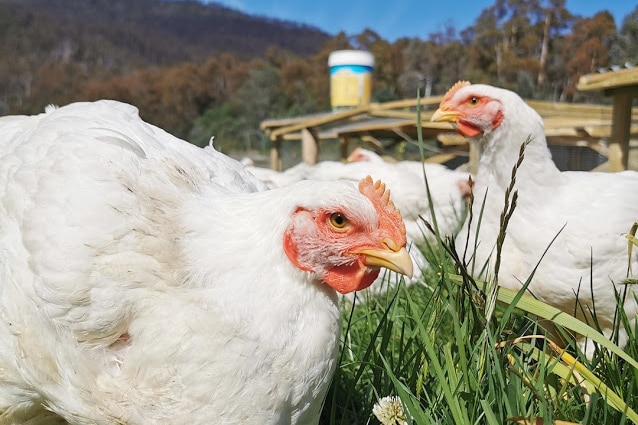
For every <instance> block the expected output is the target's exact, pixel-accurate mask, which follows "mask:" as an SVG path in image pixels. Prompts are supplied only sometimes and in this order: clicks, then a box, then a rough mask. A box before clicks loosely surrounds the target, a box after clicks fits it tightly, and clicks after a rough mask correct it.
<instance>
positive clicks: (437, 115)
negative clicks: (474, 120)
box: [430, 108, 461, 122]
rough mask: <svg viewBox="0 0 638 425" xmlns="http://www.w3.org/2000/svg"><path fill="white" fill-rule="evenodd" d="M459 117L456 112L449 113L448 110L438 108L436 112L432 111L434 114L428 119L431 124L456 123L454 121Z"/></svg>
mask: <svg viewBox="0 0 638 425" xmlns="http://www.w3.org/2000/svg"><path fill="white" fill-rule="evenodd" d="M459 115H461V114H460V113H458V112H456V111H451V110H449V109H442V108H439V109H437V110H436V111H434V114H433V115H432V118H430V121H433V122H456V120H457V119H458V117H459Z"/></svg>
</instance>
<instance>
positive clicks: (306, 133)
mask: <svg viewBox="0 0 638 425" xmlns="http://www.w3.org/2000/svg"><path fill="white" fill-rule="evenodd" d="M301 160H302V161H303V162H306V163H308V164H316V163H317V162H319V141H318V140H317V137H316V131H314V130H312V129H309V128H303V129H301Z"/></svg>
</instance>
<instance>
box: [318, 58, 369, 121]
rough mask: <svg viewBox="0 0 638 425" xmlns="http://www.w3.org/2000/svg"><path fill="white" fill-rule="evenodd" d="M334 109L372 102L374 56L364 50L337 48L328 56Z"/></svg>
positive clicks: (331, 102) (331, 98)
mask: <svg viewBox="0 0 638 425" xmlns="http://www.w3.org/2000/svg"><path fill="white" fill-rule="evenodd" d="M328 66H329V67H330V105H331V106H332V109H333V110H336V109H341V108H351V107H356V106H359V105H365V104H368V103H370V94H371V93H372V69H373V68H374V56H372V53H370V52H366V51H363V50H337V51H335V52H332V53H330V56H328Z"/></svg>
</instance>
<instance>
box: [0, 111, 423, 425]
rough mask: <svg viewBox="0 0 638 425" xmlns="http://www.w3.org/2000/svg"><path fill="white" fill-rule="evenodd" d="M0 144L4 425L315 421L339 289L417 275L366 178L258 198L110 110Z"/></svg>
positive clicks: (233, 167)
mask: <svg viewBox="0 0 638 425" xmlns="http://www.w3.org/2000/svg"><path fill="white" fill-rule="evenodd" d="M0 135H1V136H0V137H1V140H0V198H1V204H0V423H7V424H9V423H28V424H50V423H65V422H68V423H71V424H124V423H125V424H131V425H132V424H210V423H218V424H230V423H233V424H238V423H242V424H315V423H317V422H318V419H319V413H320V409H321V405H322V402H323V398H324V396H325V393H326V391H327V389H328V386H329V383H330V380H331V377H332V374H333V371H334V368H335V364H336V354H337V351H338V346H339V329H340V318H339V308H338V305H337V296H336V291H338V292H340V293H348V292H351V291H355V290H359V289H363V288H365V287H366V286H368V285H369V284H370V283H371V282H372V281H373V280H374V279H375V278H376V277H377V275H378V273H379V271H380V267H387V268H389V269H392V270H394V271H396V272H399V273H404V274H406V275H411V273H412V263H411V261H410V257H409V256H408V254H407V251H406V249H405V243H406V237H405V227H404V225H403V222H402V220H401V216H400V214H399V212H398V211H397V210H396V209H395V208H394V206H393V204H392V202H391V201H390V200H389V193H388V192H387V191H385V188H384V186H383V185H382V184H380V183H379V182H377V183H373V182H372V180H371V179H370V178H367V179H363V180H362V181H361V182H360V183H359V186H358V188H357V186H356V185H353V184H352V183H350V182H310V181H305V182H300V183H298V184H296V185H293V186H290V187H289V188H282V189H277V190H269V191H265V190H264V191H262V190H263V189H265V188H264V186H263V184H262V183H261V182H260V181H259V180H258V179H256V178H255V177H254V176H252V175H251V174H249V173H248V172H246V171H245V170H244V168H243V166H241V165H240V164H239V163H238V162H236V161H234V160H232V159H230V158H228V157H226V156H224V155H222V154H221V153H218V152H216V151H215V150H214V149H212V148H206V149H203V150H202V149H199V148H197V147H194V146H193V145H190V144H188V143H187V142H184V141H182V140H179V139H177V138H175V137H173V136H171V135H169V134H168V133H166V132H164V131H163V130H161V129H159V128H157V127H154V126H152V125H150V124H147V123H145V122H143V121H142V120H141V119H140V118H139V116H138V113H137V109H135V108H134V107H132V106H130V105H127V104H122V103H118V102H114V101H98V102H95V103H77V104H71V105H68V106H65V107H62V108H58V109H56V108H52V107H49V108H48V109H47V111H46V113H44V114H41V115H37V116H33V117H4V118H0ZM335 290H336V291H335Z"/></svg>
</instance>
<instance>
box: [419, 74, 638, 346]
mask: <svg viewBox="0 0 638 425" xmlns="http://www.w3.org/2000/svg"><path fill="white" fill-rule="evenodd" d="M432 119H433V120H436V121H450V122H453V123H455V125H456V126H457V127H458V130H459V132H460V133H461V134H463V135H465V136H467V137H470V140H471V143H476V144H478V146H479V147H480V149H481V157H480V163H479V167H478V173H477V177H476V184H475V187H474V205H473V210H474V215H475V217H474V221H473V222H472V223H471V224H470V223H469V222H468V221H467V220H466V223H465V225H464V227H463V229H462V231H461V232H460V233H459V235H458V237H457V239H456V247H457V250H461V251H463V250H464V247H465V245H466V243H467V244H469V248H468V251H467V252H468V259H469V257H470V256H472V255H473V256H474V259H475V268H474V272H475V274H476V275H479V271H480V270H481V267H482V265H483V264H488V271H487V272H486V273H484V274H483V275H482V276H481V277H483V278H486V277H489V276H490V275H492V274H493V272H494V262H495V256H496V248H495V246H496V238H497V235H498V232H499V227H500V217H501V213H502V211H503V208H504V202H505V190H506V189H507V187H508V186H509V185H510V182H511V175H512V169H513V167H514V165H515V164H516V163H517V161H518V158H519V151H520V147H521V144H523V143H524V142H525V141H526V139H527V138H528V137H530V139H531V142H530V143H529V144H528V145H527V146H526V148H525V153H524V159H523V161H522V163H521V165H520V168H519V169H518V171H517V173H516V184H515V186H514V189H515V190H516V191H518V199H517V204H516V208H515V210H514V213H513V215H512V217H511V219H510V222H509V224H508V227H507V233H506V237H505V241H504V245H503V250H502V257H501V266H500V270H499V272H498V282H499V284H500V285H503V286H506V287H509V288H513V289H518V288H520V287H521V286H522V284H523V283H524V282H525V281H526V280H527V279H528V277H530V276H531V275H532V273H534V276H533V278H532V279H531V283H530V285H529V286H528V290H529V291H530V292H531V293H532V294H533V295H534V296H535V297H537V298H539V299H540V300H542V301H545V302H547V303H548V304H551V305H554V306H555V307H557V308H559V309H561V310H563V311H565V312H567V313H570V314H573V315H576V316H577V317H580V318H581V319H587V320H588V321H589V322H590V323H592V321H591V319H592V317H591V316H592V314H591V313H592V312H593V311H594V306H595V313H596V319H597V320H598V322H599V324H600V326H601V328H602V330H603V332H604V333H605V335H607V336H608V337H610V336H611V335H612V330H613V321H614V316H615V307H616V298H615V293H616V292H618V293H619V294H620V295H621V296H623V297H625V298H624V299H625V302H624V308H625V312H626V313H627V316H628V318H629V319H630V321H631V323H633V322H634V321H635V318H636V313H637V312H638V308H637V305H636V299H635V294H636V292H635V289H633V286H632V285H629V286H626V285H623V284H622V281H623V280H624V279H625V278H627V277H628V264H629V263H631V264H632V265H633V269H634V270H636V269H637V267H638V257H636V254H634V255H633V257H632V258H628V257H627V240H626V239H625V238H624V237H623V235H624V234H626V233H627V232H628V231H629V229H630V228H631V226H632V223H633V222H634V221H635V220H636V218H637V217H638V191H636V188H638V173H636V172H634V171H625V172H621V173H599V172H560V171H559V170H558V169H557V167H556V166H555V164H554V162H553V161H552V158H551V154H550V151H549V149H548V147H547V143H546V140H545V133H544V128H543V121H542V118H541V117H540V116H539V115H538V114H537V113H536V111H534V110H533V109H532V108H531V107H529V106H528V105H527V104H526V103H525V102H524V101H523V100H522V99H521V98H520V97H519V96H518V95H517V94H515V93H513V92H511V91H508V90H505V89H501V88H497V87H492V86H488V85H481V84H472V85H471V84H469V83H467V82H459V83H457V84H456V85H455V86H454V87H452V88H451V89H450V91H449V92H448V94H447V95H446V96H445V97H444V99H443V100H442V102H441V105H440V108H439V109H438V110H437V111H436V112H435V114H434V116H433V118H432ZM483 204H484V212H483V216H482V219H481V220H480V224H479V218H478V215H479V213H480V210H481V208H482V207H483ZM478 226H480V230H479V228H478ZM545 250H547V253H546V254H545V255H544V252H545ZM543 255H544V257H543ZM541 257H543V258H542V259H541ZM536 267H537V268H536ZM577 301H578V304H579V305H577ZM632 326H633V324H632ZM626 341H627V334H626V331H625V330H624V329H623V328H622V327H621V329H620V334H619V343H620V345H624V344H625V343H626ZM582 348H583V349H585V351H586V352H587V353H588V354H589V355H591V354H592V353H593V351H592V350H593V348H592V346H591V345H589V344H585V345H582Z"/></svg>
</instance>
